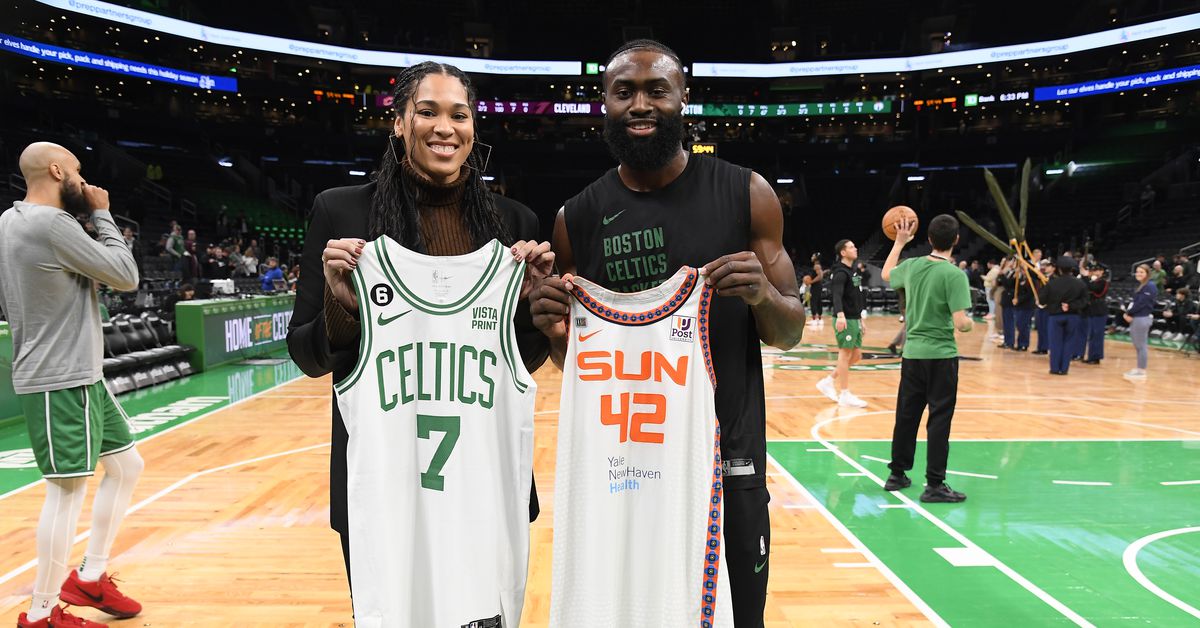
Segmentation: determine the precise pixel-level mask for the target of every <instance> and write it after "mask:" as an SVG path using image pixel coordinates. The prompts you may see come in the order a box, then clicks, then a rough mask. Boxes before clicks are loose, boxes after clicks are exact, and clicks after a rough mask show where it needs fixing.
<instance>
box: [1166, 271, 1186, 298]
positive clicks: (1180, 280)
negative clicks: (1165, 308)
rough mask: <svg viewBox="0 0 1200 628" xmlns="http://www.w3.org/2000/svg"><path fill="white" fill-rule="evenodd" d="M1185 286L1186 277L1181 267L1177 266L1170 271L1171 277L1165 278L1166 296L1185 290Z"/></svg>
mask: <svg viewBox="0 0 1200 628" xmlns="http://www.w3.org/2000/svg"><path fill="white" fill-rule="evenodd" d="M1187 285H1188V283H1187V277H1186V276H1185V275H1184V274H1183V265H1182V264H1177V265H1176V266H1175V268H1172V269H1171V276H1170V277H1167V281H1166V288H1167V294H1175V292H1176V291H1177V290H1179V289H1180V288H1186V287H1187Z"/></svg>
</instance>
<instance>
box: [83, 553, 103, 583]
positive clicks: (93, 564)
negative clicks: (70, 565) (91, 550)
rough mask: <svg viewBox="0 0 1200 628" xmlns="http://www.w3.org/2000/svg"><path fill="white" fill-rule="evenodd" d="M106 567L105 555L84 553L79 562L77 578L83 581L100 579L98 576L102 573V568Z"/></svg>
mask: <svg viewBox="0 0 1200 628" xmlns="http://www.w3.org/2000/svg"><path fill="white" fill-rule="evenodd" d="M107 568H108V557H107V556H92V555H91V554H84V555H83V562H81V563H79V579H80V580H83V581H84V582H95V581H97V580H99V579H100V576H103V575H104V570H105V569H107Z"/></svg>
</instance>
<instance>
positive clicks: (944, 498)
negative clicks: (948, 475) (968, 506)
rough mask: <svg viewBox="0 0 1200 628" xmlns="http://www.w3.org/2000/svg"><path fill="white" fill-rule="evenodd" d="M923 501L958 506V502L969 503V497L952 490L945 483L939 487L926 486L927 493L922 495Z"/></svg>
mask: <svg viewBox="0 0 1200 628" xmlns="http://www.w3.org/2000/svg"><path fill="white" fill-rule="evenodd" d="M921 501H923V502H934V503H947V504H957V503H958V502H964V501H967V496H966V495H964V494H963V493H960V492H958V491H956V490H954V489H952V488H950V485H949V484H946V483H945V482H943V483H941V484H938V485H937V486H928V485H926V486H925V492H924V493H921Z"/></svg>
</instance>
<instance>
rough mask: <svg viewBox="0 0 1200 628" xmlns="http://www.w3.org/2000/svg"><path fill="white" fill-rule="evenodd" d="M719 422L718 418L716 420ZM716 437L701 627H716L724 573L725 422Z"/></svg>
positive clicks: (716, 432)
mask: <svg viewBox="0 0 1200 628" xmlns="http://www.w3.org/2000/svg"><path fill="white" fill-rule="evenodd" d="M714 422H715V421H714ZM714 434H715V436H714V437H713V475H712V478H713V482H712V492H711V493H710V494H709V505H708V540H707V541H705V543H704V586H703V591H702V592H701V596H700V626H701V628H712V625H713V619H715V616H716V611H717V577H718V576H719V575H720V574H721V497H722V492H721V485H722V482H721V425H720V424H719V423H718V424H717V427H716V430H714Z"/></svg>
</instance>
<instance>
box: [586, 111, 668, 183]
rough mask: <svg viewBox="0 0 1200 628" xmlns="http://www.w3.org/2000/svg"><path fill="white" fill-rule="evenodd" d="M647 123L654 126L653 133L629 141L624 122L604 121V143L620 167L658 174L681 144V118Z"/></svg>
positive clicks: (666, 118)
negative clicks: (654, 171)
mask: <svg viewBox="0 0 1200 628" xmlns="http://www.w3.org/2000/svg"><path fill="white" fill-rule="evenodd" d="M651 119H652V120H654V121H655V122H656V123H657V126H656V128H655V131H654V133H652V134H650V135H649V136H647V137H633V136H632V135H630V134H629V133H628V132H627V131H626V128H627V127H626V122H625V121H624V120H613V119H612V118H608V117H606V118H604V143H605V144H607V145H608V150H609V152H611V153H612V155H613V157H615V158H616V159H617V161H619V162H621V165H623V166H625V167H627V168H631V169H633V170H642V171H649V170H658V169H660V168H662V167H664V166H666V165H667V164H668V163H669V162H670V161H671V159H672V158H673V157H675V155H676V154H678V153H679V149H680V147H681V146H682V142H683V116H682V115H679V114H676V115H659V116H655V117H653V118H651Z"/></svg>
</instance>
